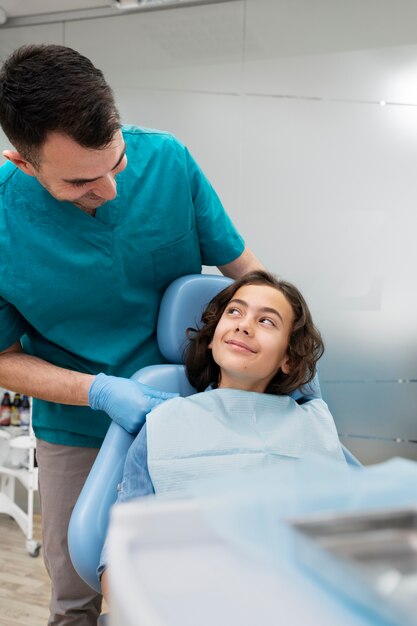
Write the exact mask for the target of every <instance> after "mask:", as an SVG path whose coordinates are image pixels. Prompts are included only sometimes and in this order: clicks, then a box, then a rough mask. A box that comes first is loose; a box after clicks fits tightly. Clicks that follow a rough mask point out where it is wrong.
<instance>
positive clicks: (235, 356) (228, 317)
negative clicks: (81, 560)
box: [98, 271, 345, 595]
mask: <svg viewBox="0 0 417 626" xmlns="http://www.w3.org/2000/svg"><path fill="white" fill-rule="evenodd" d="M188 336H189V345H188V347H187V349H186V354H185V366H186V371H187V376H188V379H189V381H190V383H191V384H192V385H193V386H194V387H195V389H197V391H198V392H205V393H198V394H196V395H193V396H189V397H188V398H174V399H172V400H168V401H167V402H165V403H163V404H161V405H160V406H158V407H157V408H156V409H154V410H153V411H152V413H150V414H149V415H148V416H147V421H146V425H145V426H144V427H143V428H142V430H141V431H140V433H139V434H138V436H137V437H136V439H135V441H134V442H133V444H132V446H131V448H130V450H129V453H128V455H127V459H126V464H125V468H124V474H123V481H122V483H121V488H120V492H119V496H118V500H117V501H118V502H126V501H128V500H132V499H133V498H136V497H138V496H144V495H147V494H150V493H154V492H156V493H161V492H168V491H171V492H172V491H176V492H178V491H183V490H185V489H186V488H187V487H188V486H190V485H191V484H192V483H193V482H195V481H196V480H198V479H199V478H201V477H208V476H222V475H224V473H225V472H227V471H232V470H233V471H237V470H239V469H248V468H256V467H261V466H272V465H274V464H275V463H282V462H289V461H293V460H295V459H297V458H301V457H302V456H305V455H306V454H308V453H315V454H321V455H324V456H326V457H328V458H329V457H330V458H333V459H336V460H339V461H340V462H341V463H345V461H344V455H343V451H342V449H341V446H340V443H339V438H338V436H337V432H336V427H335V424H334V422H333V418H332V416H331V414H330V412H329V410H328V408H327V405H326V404H325V402H324V401H323V400H322V399H321V398H319V397H317V395H318V394H317V392H316V393H314V391H313V388H312V387H311V386H308V383H311V382H312V381H313V378H314V376H315V372H316V364H317V361H318V359H319V358H320V357H321V356H322V354H323V342H322V339H321V336H320V333H319V332H318V330H317V329H316V328H315V326H314V324H313V321H312V319H311V314H310V311H309V309H308V306H307V304H306V302H305V300H304V298H303V296H302V295H301V293H300V292H299V291H298V289H296V287H294V286H293V285H291V284H290V283H287V282H285V281H282V280H279V279H277V278H275V277H274V276H273V275H271V274H269V273H267V272H262V271H257V272H251V273H249V274H246V275H245V276H243V277H242V278H241V279H239V280H237V281H236V282H235V283H233V284H232V285H230V286H229V287H227V288H226V289H224V290H223V291H221V292H220V293H219V294H218V295H217V296H215V297H214V298H213V300H212V301H211V302H210V303H209V305H208V306H207V308H206V310H205V311H204V313H203V315H202V326H201V328H200V329H198V330H191V329H189V331H188ZM306 385H307V387H306ZM303 386H304V393H299V394H298V396H299V397H300V396H302V399H301V400H300V403H297V402H296V401H295V400H294V399H293V398H292V397H291V396H290V395H289V394H293V392H296V390H299V389H300V388H301V387H303ZM309 392H310V395H309ZM296 395H297V393H295V394H294V397H296ZM301 402H302V403H301ZM101 561H102V563H101V565H100V567H99V569H98V573H99V575H100V574H101V572H102V571H103V569H104V568H105V562H106V557H105V554H104V553H103V554H102V559H101ZM106 581H107V574H106V571H104V573H103V575H102V578H101V582H102V589H103V593H104V595H106Z"/></svg>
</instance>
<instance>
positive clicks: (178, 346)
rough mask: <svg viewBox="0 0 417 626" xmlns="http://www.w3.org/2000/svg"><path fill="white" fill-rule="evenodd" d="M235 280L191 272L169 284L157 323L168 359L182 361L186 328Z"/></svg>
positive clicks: (175, 361)
mask: <svg viewBox="0 0 417 626" xmlns="http://www.w3.org/2000/svg"><path fill="white" fill-rule="evenodd" d="M232 282H233V281H232V280H231V279H230V278H226V276H216V275H211V274H190V275H189V276H182V277H181V278H177V279H176V280H174V282H173V283H171V284H170V286H169V287H168V289H167V290H166V292H165V294H164V296H163V298H162V301H161V306H160V309H159V315H158V326H157V336H158V345H159V349H160V351H161V353H162V354H163V356H164V357H165V358H166V360H167V361H168V362H169V363H182V361H183V353H184V348H185V346H186V345H187V337H186V334H185V333H186V330H187V328H196V327H197V326H199V323H200V319H201V314H202V312H203V311H204V309H205V308H206V306H207V304H208V303H209V302H210V300H211V299H212V298H214V296H215V295H216V294H217V293H219V291H222V289H224V288H225V287H228V286H229V285H230V284H231V283H232Z"/></svg>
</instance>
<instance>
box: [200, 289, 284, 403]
mask: <svg viewBox="0 0 417 626" xmlns="http://www.w3.org/2000/svg"><path fill="white" fill-rule="evenodd" d="M293 318H294V315H293V310H292V307H291V305H290V303H289V302H288V300H287V298H286V297H285V296H284V294H283V293H282V292H281V291H279V290H278V289H275V288H274V287H270V286H268V285H243V286H242V287H240V289H238V290H237V291H236V292H235V294H234V295H233V297H232V299H231V300H230V301H229V303H228V304H227V306H226V308H225V310H224V313H223V315H222V316H221V318H220V320H219V323H218V324H217V326H216V330H215V332H214V336H213V339H212V341H211V343H210V344H209V347H210V348H211V349H212V352H213V359H214V360H215V362H216V363H217V365H218V366H219V367H220V381H219V384H218V387H219V388H234V389H243V390H246V391H257V392H264V391H265V389H266V388H267V386H268V384H269V383H270V381H271V380H272V378H273V377H274V376H275V375H276V374H277V372H278V371H279V370H282V371H283V372H284V373H286V374H288V372H289V362H288V355H287V349H288V341H289V337H290V333H291V329H292V324H293Z"/></svg>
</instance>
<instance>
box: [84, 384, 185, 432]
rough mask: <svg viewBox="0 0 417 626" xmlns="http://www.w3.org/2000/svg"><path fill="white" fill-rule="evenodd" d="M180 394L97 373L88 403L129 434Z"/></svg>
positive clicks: (138, 428) (89, 392)
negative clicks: (152, 412) (153, 412)
mask: <svg viewBox="0 0 417 626" xmlns="http://www.w3.org/2000/svg"><path fill="white" fill-rule="evenodd" d="M178 395H179V394H178V393H167V392H166V391H159V390H158V389H153V388H152V387H149V386H148V385H144V384H142V383H139V382H138V381H136V380H132V379H130V378H121V377H119V376H107V375H106V374H97V376H96V377H95V378H94V380H93V382H92V383H91V386H90V389H89V391H88V402H89V404H90V407H91V408H92V409H94V410H101V411H104V412H105V413H107V415H109V417H111V419H112V420H113V421H115V422H117V423H118V424H120V426H122V427H123V428H124V429H125V430H127V431H128V432H129V433H137V432H139V430H140V429H141V428H142V426H143V424H144V423H145V418H146V415H147V413H149V412H150V411H152V409H154V408H155V407H156V406H158V404H161V402H164V401H165V400H169V399H170V398H175V397H176V396H178Z"/></svg>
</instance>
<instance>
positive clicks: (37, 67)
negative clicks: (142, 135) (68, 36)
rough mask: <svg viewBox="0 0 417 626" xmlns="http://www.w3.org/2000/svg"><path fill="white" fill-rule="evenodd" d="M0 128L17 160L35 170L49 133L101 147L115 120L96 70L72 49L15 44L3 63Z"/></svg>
mask: <svg viewBox="0 0 417 626" xmlns="http://www.w3.org/2000/svg"><path fill="white" fill-rule="evenodd" d="M0 124H1V126H2V128H3V130H4V132H5V134H6V135H7V137H8V139H9V140H10V142H11V143H12V144H13V145H14V146H15V148H16V149H17V150H19V152H20V153H21V154H22V156H23V157H24V158H26V159H27V160H28V161H29V162H30V163H32V165H34V166H35V167H38V166H39V158H40V154H39V153H40V150H41V148H42V145H43V144H44V142H45V139H46V136H47V134H48V133H49V132H52V131H56V132H60V133H62V134H64V135H67V136H68V137H70V138H71V139H73V140H74V141H76V142H77V143H79V144H80V145H81V146H84V147H86V148H94V149H101V148H104V147H106V146H107V145H108V144H109V143H110V142H111V140H112V139H113V137H114V134H115V132H116V131H117V130H118V129H119V128H120V117H119V113H118V111H117V108H116V104H115V101H114V96H113V92H112V90H111V88H110V86H109V85H108V84H107V83H106V81H105V79H104V76H103V73H102V72H101V70H99V69H97V68H96V67H94V65H93V63H92V62H91V61H90V60H89V59H87V58H86V57H84V56H83V55H81V54H80V53H79V52H77V51H76V50H73V49H72V48H67V47H66V46H58V45H52V44H50V45H49V44H41V45H26V46H21V47H20V48H18V49H17V50H15V51H14V52H13V53H12V54H11V55H10V56H9V58H8V59H6V61H5V62H4V64H3V67H2V68H1V70H0Z"/></svg>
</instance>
